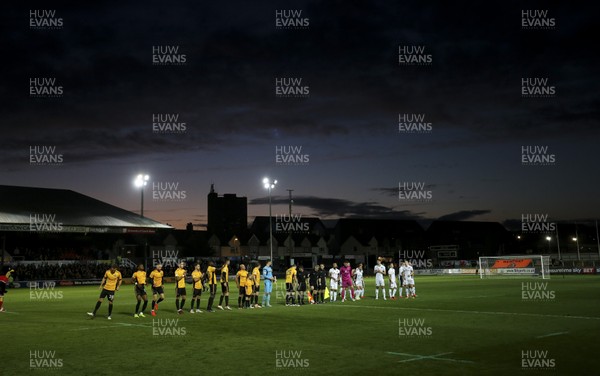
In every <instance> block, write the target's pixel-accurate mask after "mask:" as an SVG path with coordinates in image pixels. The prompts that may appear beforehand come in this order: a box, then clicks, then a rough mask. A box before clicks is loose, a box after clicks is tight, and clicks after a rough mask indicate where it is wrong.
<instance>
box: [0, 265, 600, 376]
mask: <svg viewBox="0 0 600 376" xmlns="http://www.w3.org/2000/svg"><path fill="white" fill-rule="evenodd" d="M416 282H417V295H418V298H417V299H411V300H405V299H402V300H396V301H391V300H387V301H383V300H382V299H381V297H380V300H375V299H374V281H373V280H372V279H369V280H367V298H366V299H364V300H362V301H357V302H351V301H350V302H345V303H341V302H337V303H332V304H324V305H310V306H303V307H285V306H284V305H283V294H282V293H281V291H279V292H278V293H276V294H274V296H273V299H272V303H273V302H275V303H276V304H274V307H273V308H269V309H267V308H263V309H252V310H237V308H236V307H237V296H236V293H233V294H232V297H231V300H230V305H231V306H232V308H234V309H233V311H231V312H229V311H217V312H215V313H207V312H204V313H201V314H193V315H192V314H189V313H188V312H187V311H186V313H185V314H183V315H177V314H176V313H175V303H174V293H173V290H174V288H173V285H168V286H167V287H166V293H167V300H166V301H165V302H163V303H161V306H160V310H159V312H158V313H159V314H158V316H157V317H156V318H153V317H151V316H150V315H149V309H148V310H147V312H148V314H147V316H146V318H139V319H136V318H133V310H134V307H135V298H134V297H133V287H132V286H127V285H124V286H122V288H121V291H119V292H118V293H117V296H116V299H115V308H114V311H113V315H112V318H113V319H112V320H111V321H108V320H107V319H106V313H107V306H108V303H107V301H106V300H105V302H104V303H103V305H102V307H101V308H100V311H99V312H98V316H97V317H96V319H94V320H90V319H89V317H88V316H87V315H86V312H87V311H91V310H92V309H93V307H94V304H95V301H96V299H97V297H98V294H99V290H98V288H97V287H58V286H57V287H55V290H54V291H55V292H57V291H58V292H61V294H45V295H46V296H44V294H41V295H39V296H41V297H42V298H51V297H52V296H54V297H57V296H61V295H62V299H41V300H32V299H31V297H30V291H29V290H28V289H13V290H10V291H9V292H8V294H7V295H6V297H5V307H6V309H7V312H6V313H0V333H1V336H2V343H3V350H2V360H1V362H2V364H1V366H0V374H2V375H26V374H29V375H31V374H34V373H33V372H36V373H35V374H37V375H39V374H43V375H54V374H56V375H149V374H151V375H159V374H165V375H174V374H182V375H208V374H218V375H271V374H279V375H281V374H288V373H291V374H306V375H308V374H311V375H321V374H323V375H325V374H327V375H337V374H346V375H358V374H361V375H391V374H396V375H397V374H409V375H410V374H414V375H419V374H424V375H441V374H443V375H470V374H478V375H506V374H510V373H512V374H515V373H519V372H527V374H531V373H532V372H533V373H535V374H542V373H547V374H552V375H564V374H584V373H587V372H588V370H593V369H595V368H594V367H595V366H594V364H595V362H594V360H595V357H596V356H597V354H596V353H597V349H598V346H599V344H600V341H599V340H598V337H597V333H599V332H600V299H599V292H598V291H599V289H598V283H599V282H600V278H598V277H595V276H567V277H566V278H562V277H560V276H557V277H553V279H551V280H546V281H542V280H539V279H519V280H515V279H511V280H495V279H492V280H480V279H478V278H476V277H418V276H417V278H416ZM523 283H526V284H527V285H526V287H527V288H529V290H527V291H530V293H528V294H529V295H528V296H530V297H532V299H528V300H525V299H523ZM540 283H542V284H543V283H547V285H540ZM277 286H278V288H281V287H283V284H282V283H278V285H277ZM190 290H191V289H190V288H188V291H189V292H191V291H190ZM37 291H39V290H37ZM526 295H527V293H526ZM218 296H219V295H217V299H216V302H215V306H216V303H218ZM207 301H208V299H207V295H203V296H202V307H201V309H202V310H204V309H205V308H206V303H207ZM189 302H190V299H189V297H188V300H187V301H186V307H185V308H187V309H189V307H190V305H189V304H190V303H189ZM159 319H160V321H159ZM411 325H412V326H411ZM153 326H154V327H153ZM44 351H46V352H44ZM523 351H525V352H527V353H528V354H534V355H532V356H531V357H530V358H525V357H524V356H523ZM535 351H538V352H537V353H536V352H535ZM48 352H50V353H48ZM32 353H33V354H36V355H41V357H38V358H32ZM535 354H537V355H535ZM542 354H545V355H542ZM290 356H292V358H289V357H290ZM36 359H38V360H37V361H36ZM278 359H279V360H278ZM290 359H291V360H290ZM524 359H525V360H524ZM527 359H529V364H530V365H531V366H532V367H531V368H529V369H528V368H523V362H524V361H525V363H527V362H528V360H527ZM59 360H60V362H59ZM32 362H33V365H40V366H42V367H39V369H38V368H32ZM36 362H37V363H36ZM59 365H62V366H59ZM278 365H279V367H278ZM293 366H294V367H293ZM592 372H593V371H592Z"/></svg>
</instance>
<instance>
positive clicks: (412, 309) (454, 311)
mask: <svg viewBox="0 0 600 376" xmlns="http://www.w3.org/2000/svg"><path fill="white" fill-rule="evenodd" d="M346 307H353V308H369V309H394V310H405V311H426V312H448V313H470V314H474V315H500V316H502V315H504V316H529V317H549V318H556V319H581V320H600V317H596V316H566V315H548V314H543V313H523V312H493V311H466V310H461V309H436V308H410V307H373V306H359V305H353V304H347V305H346Z"/></svg>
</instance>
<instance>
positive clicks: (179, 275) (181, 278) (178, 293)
mask: <svg viewBox="0 0 600 376" xmlns="http://www.w3.org/2000/svg"><path fill="white" fill-rule="evenodd" d="M186 275H187V270H185V262H180V263H179V268H177V270H175V284H176V286H177V287H176V289H175V306H176V307H177V313H179V314H180V315H181V314H182V313H183V305H184V304H185V296H186V295H187V294H186V291H185V276H186ZM180 298H181V304H179V299H180Z"/></svg>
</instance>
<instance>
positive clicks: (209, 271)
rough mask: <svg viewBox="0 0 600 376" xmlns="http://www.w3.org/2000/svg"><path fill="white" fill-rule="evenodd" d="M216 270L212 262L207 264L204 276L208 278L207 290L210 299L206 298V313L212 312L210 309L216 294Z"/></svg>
mask: <svg viewBox="0 0 600 376" xmlns="http://www.w3.org/2000/svg"><path fill="white" fill-rule="evenodd" d="M216 273H217V268H215V263H214V262H213V261H209V262H208V267H207V268H206V275H207V276H208V288H209V291H210V297H209V298H208V305H207V306H206V312H214V311H213V309H212V305H213V302H214V301H215V295H216V294H217V274H216Z"/></svg>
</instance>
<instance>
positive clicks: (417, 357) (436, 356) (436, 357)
mask: <svg viewBox="0 0 600 376" xmlns="http://www.w3.org/2000/svg"><path fill="white" fill-rule="evenodd" d="M386 353H387V354H390V355H399V356H409V357H411V358H410V359H404V360H399V361H398V363H406V362H414V361H416V360H424V359H433V360H443V361H446V362H455V363H469V364H474V363H475V362H473V361H471V360H463V359H452V358H440V356H444V355H449V354H452V352H445V353H439V354H434V355H419V354H408V353H399V352H391V351H387V352H386Z"/></svg>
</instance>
